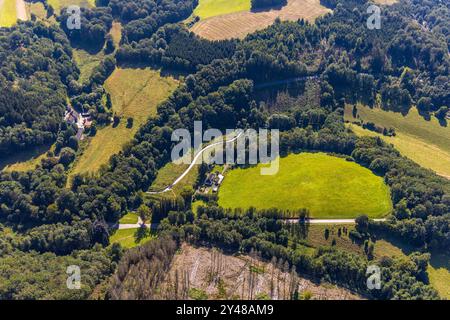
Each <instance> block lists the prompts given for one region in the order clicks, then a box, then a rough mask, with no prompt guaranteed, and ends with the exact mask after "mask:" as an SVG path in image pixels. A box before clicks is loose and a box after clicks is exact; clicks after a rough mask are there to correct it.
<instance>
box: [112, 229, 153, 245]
mask: <svg viewBox="0 0 450 320" xmlns="http://www.w3.org/2000/svg"><path fill="white" fill-rule="evenodd" d="M155 237H156V235H155V234H154V233H153V232H152V231H151V230H150V229H149V228H143V227H141V228H134V229H119V230H116V231H115V232H114V233H113V234H112V235H111V236H110V237H109V242H110V243H120V245H121V246H122V247H123V248H126V249H130V248H133V247H136V246H139V245H142V244H144V243H146V242H148V241H150V240H152V239H154V238H155Z"/></svg>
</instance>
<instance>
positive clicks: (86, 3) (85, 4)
mask: <svg viewBox="0 0 450 320" xmlns="http://www.w3.org/2000/svg"><path fill="white" fill-rule="evenodd" d="M48 4H49V5H51V6H52V7H53V9H55V12H60V10H61V9H62V8H67V7H69V6H72V5H76V6H80V7H82V8H92V7H95V0H48Z"/></svg>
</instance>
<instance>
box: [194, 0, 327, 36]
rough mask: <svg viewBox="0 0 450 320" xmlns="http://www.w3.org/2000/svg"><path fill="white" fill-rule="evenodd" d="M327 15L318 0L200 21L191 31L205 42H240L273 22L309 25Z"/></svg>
mask: <svg viewBox="0 0 450 320" xmlns="http://www.w3.org/2000/svg"><path fill="white" fill-rule="evenodd" d="M328 12H331V10H330V9H328V8H326V7H324V6H322V5H321V4H320V0H288V4H287V5H286V6H284V7H282V8H281V9H270V10H267V11H258V12H250V11H244V12H236V13H231V14H226V15H222V16H215V17H211V18H209V19H205V20H201V21H199V22H198V23H197V24H195V25H194V26H193V27H192V29H191V31H193V32H194V33H196V34H198V35H199V36H201V37H204V38H206V39H209V40H224V39H232V38H244V37H245V36H246V35H248V34H250V33H253V32H255V31H257V30H262V29H264V28H266V27H268V26H270V25H271V24H273V23H274V22H275V20H276V19H277V18H280V19H281V20H283V21H286V20H288V21H297V20H299V19H305V20H308V21H311V22H312V21H314V20H315V19H316V18H317V17H318V16H321V15H324V14H326V13H328Z"/></svg>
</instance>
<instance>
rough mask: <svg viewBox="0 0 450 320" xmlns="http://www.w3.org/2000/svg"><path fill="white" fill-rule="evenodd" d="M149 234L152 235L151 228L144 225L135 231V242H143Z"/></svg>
mask: <svg viewBox="0 0 450 320" xmlns="http://www.w3.org/2000/svg"><path fill="white" fill-rule="evenodd" d="M149 235H150V229H148V228H147V227H146V226H144V225H142V226H141V227H140V228H138V229H137V230H136V232H135V233H134V239H135V242H136V243H139V242H141V240H142V239H144V238H146V237H148V236H149Z"/></svg>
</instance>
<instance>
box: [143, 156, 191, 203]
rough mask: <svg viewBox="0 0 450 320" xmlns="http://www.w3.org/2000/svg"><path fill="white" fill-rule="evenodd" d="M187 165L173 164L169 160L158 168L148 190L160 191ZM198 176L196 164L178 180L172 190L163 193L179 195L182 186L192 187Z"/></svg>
mask: <svg viewBox="0 0 450 320" xmlns="http://www.w3.org/2000/svg"><path fill="white" fill-rule="evenodd" d="M188 167H189V165H187V164H179V165H177V164H174V163H172V162H169V163H168V164H166V165H165V166H164V167H162V168H161V169H159V171H158V174H157V176H156V179H155V181H154V182H153V183H152V185H151V187H150V191H161V190H163V189H165V188H166V187H167V186H169V185H170V184H171V183H172V182H174V181H175V180H176V179H177V178H178V177H179V176H180V175H181V174H182V173H183V172H184V171H185V170H186V169H187V168H188ZM197 176H198V166H194V167H193V168H192V169H191V171H189V173H188V174H187V175H186V176H185V177H184V178H183V180H181V181H180V182H178V183H177V184H176V185H175V187H174V188H173V189H172V191H170V192H167V193H165V195H169V194H173V195H179V194H180V192H181V191H183V188H185V187H193V186H194V184H195V182H196V181H197Z"/></svg>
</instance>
